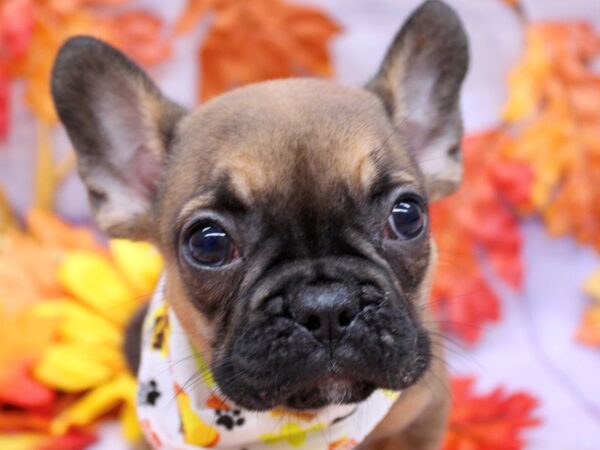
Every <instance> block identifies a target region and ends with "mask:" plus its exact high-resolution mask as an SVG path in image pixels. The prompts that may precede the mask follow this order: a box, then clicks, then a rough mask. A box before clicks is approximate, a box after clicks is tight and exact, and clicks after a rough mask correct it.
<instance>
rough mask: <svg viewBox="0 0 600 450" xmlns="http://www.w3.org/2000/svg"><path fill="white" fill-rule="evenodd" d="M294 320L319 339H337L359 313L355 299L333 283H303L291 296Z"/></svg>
mask: <svg viewBox="0 0 600 450" xmlns="http://www.w3.org/2000/svg"><path fill="white" fill-rule="evenodd" d="M294 297H295V298H294V301H293V302H292V305H291V307H290V310H291V313H292V317H293V318H294V320H295V321H296V322H297V323H299V324H300V325H302V326H303V327H305V328H306V329H307V330H308V331H310V332H311V333H312V334H313V335H314V336H315V337H316V338H317V339H319V340H321V341H332V340H335V339H338V338H339V337H340V336H341V335H342V334H343V333H344V331H345V330H346V328H348V327H349V326H350V324H351V323H352V321H353V320H354V318H355V317H356V315H357V314H358V313H359V311H360V308H359V301H358V298H356V296H355V295H352V294H351V293H350V292H349V290H348V289H347V288H346V287H345V286H343V285H341V284H337V283H332V284H326V285H323V286H321V285H312V286H307V287H305V288H303V289H302V290H301V292H299V293H297V294H296V295H295V296H294Z"/></svg>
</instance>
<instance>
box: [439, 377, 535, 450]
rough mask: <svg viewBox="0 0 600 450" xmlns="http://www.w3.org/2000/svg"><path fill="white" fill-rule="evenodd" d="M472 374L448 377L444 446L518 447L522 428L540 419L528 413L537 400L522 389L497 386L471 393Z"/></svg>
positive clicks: (464, 449)
mask: <svg viewBox="0 0 600 450" xmlns="http://www.w3.org/2000/svg"><path fill="white" fill-rule="evenodd" d="M474 382H475V381H474V379H473V378H455V379H453V380H452V397H453V402H452V405H453V407H452V411H451V413H450V418H449V430H448V433H447V435H446V440H445V442H444V446H443V449H444V450H519V449H522V448H523V447H524V442H523V438H522V436H521V434H522V432H523V431H524V430H525V429H526V428H529V427H533V426H537V425H539V424H540V423H541V422H540V420H539V419H537V418H535V417H534V416H533V415H532V414H533V411H534V409H535V408H536V407H537V405H538V401H537V400H536V399H535V398H534V397H532V396H531V395H529V394H527V393H525V392H515V393H513V394H506V393H505V392H504V390H503V389H501V388H497V389H495V390H494V391H492V392H490V393H489V394H486V395H479V396H478V395H475V394H474V393H473V385H474Z"/></svg>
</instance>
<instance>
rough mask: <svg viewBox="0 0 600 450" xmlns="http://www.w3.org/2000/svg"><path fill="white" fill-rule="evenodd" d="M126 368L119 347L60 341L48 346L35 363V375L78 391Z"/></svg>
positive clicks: (51, 385) (67, 390)
mask: <svg viewBox="0 0 600 450" xmlns="http://www.w3.org/2000/svg"><path fill="white" fill-rule="evenodd" d="M124 368H125V363H124V361H123V355H122V354H121V350H120V349H113V348H108V347H101V346H97V345H85V344H81V343H61V344H55V345H53V346H51V347H50V348H49V349H48V350H46V352H45V353H44V355H43V356H42V358H41V359H40V361H39V362H38V363H37V364H36V365H35V366H34V375H35V377H36V378H37V379H38V380H39V381H41V382H42V383H44V384H46V385H47V386H50V387H53V388H55V389H59V390H61V391H65V392H79V391H83V390H86V389H90V388H93V387H96V386H99V385H100V384H102V383H105V382H107V381H108V380H109V379H110V378H112V377H113V376H114V375H115V374H116V373H118V372H119V371H121V370H123V369H124Z"/></svg>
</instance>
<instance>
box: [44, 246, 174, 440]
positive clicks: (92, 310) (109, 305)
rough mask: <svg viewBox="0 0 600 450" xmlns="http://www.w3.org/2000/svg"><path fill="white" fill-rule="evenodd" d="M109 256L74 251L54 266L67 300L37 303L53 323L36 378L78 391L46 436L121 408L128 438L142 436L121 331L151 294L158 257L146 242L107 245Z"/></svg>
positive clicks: (159, 265)
mask: <svg viewBox="0 0 600 450" xmlns="http://www.w3.org/2000/svg"><path fill="white" fill-rule="evenodd" d="M109 248H110V255H105V254H103V253H101V252H97V251H93V250H83V251H82V250H72V251H69V252H67V253H66V254H65V256H64V258H63V260H62V262H61V264H60V265H59V267H58V272H57V277H58V280H59V282H60V285H61V287H62V288H63V289H64V291H65V292H67V293H68V294H70V295H71V296H72V297H67V298H57V299H52V300H48V301H45V302H40V303H38V304H36V305H34V313H35V314H36V315H38V317H42V318H48V319H52V320H54V321H56V323H57V339H56V340H55V342H53V343H52V344H51V345H49V346H48V348H47V349H46V350H45V352H44V353H43V355H42V357H41V359H40V360H39V362H38V363H37V364H36V365H35V367H34V375H35V377H36V378H37V379H38V380H39V381H40V382H42V383H43V384H45V385H47V386H49V387H52V388H54V389H57V390H60V391H65V392H75V393H83V396H82V397H81V398H80V399H78V400H77V401H76V402H75V403H74V404H73V405H71V406H70V407H69V408H67V409H66V410H65V411H63V412H62V413H61V414H60V415H59V416H58V417H56V418H55V419H54V421H53V423H52V425H51V431H52V432H53V433H55V434H57V435H60V434H64V433H65V432H66V431H67V430H68V429H69V428H70V427H71V426H85V425H88V424H90V423H93V422H94V421H96V420H97V419H98V418H99V417H101V416H102V415H104V414H106V413H107V412H109V411H111V410H113V409H114V408H116V407H117V406H120V405H123V408H122V410H121V419H122V424H123V429H124V434H125V436H126V437H127V438H128V439H130V440H135V439H136V438H137V437H139V435H140V430H139V425H138V424H137V420H136V416H135V389H136V388H135V379H134V377H133V376H132V375H131V374H130V373H129V371H128V368H127V365H126V363H125V360H124V356H123V350H122V344H123V336H124V330H125V327H126V326H127V324H128V322H129V320H130V319H131V317H132V315H133V314H134V313H135V311H136V310H137V309H138V308H139V307H140V306H141V305H142V304H144V303H145V302H146V301H147V300H148V298H149V297H150V296H151V295H152V292H153V290H154V288H155V286H156V283H157V281H158V278H159V276H160V273H161V271H162V267H163V266H162V259H161V257H160V255H159V254H158V252H157V251H156V250H155V249H154V248H153V247H152V246H151V245H150V244H147V243H139V242H138V243H136V242H130V241H125V240H113V241H111V242H110V245H109Z"/></svg>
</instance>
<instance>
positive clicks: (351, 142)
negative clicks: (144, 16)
mask: <svg viewBox="0 0 600 450" xmlns="http://www.w3.org/2000/svg"><path fill="white" fill-rule="evenodd" d="M467 59H468V58H467V49H466V38H465V36H464V32H463V30H462V27H461V25H460V22H459V21H458V18H457V17H456V15H455V14H454V13H453V12H452V11H451V10H450V9H449V8H448V7H447V6H445V5H444V4H443V3H440V2H438V1H428V2H426V3H425V4H424V5H423V6H422V7H421V8H420V9H419V10H417V11H416V12H415V13H414V14H413V16H411V18H410V19H409V20H408V22H407V23H406V24H405V26H404V27H403V28H402V30H401V31H400V33H399V35H398V36H397V38H396V40H395V41H394V43H393V44H392V46H391V48H390V50H389V52H388V55H387V56H386V58H385V60H384V63H383V64H382V67H381V70H380V72H379V74H378V75H377V76H376V77H375V78H374V79H373V80H372V81H371V83H369V85H368V87H367V88H366V89H355V88H348V87H341V86H338V85H335V84H333V83H331V82H326V81H319V80H308V79H299V80H284V81H272V82H266V83H262V84H257V85H254V86H250V87H246V88H242V89H237V90H234V91H232V92H230V93H227V94H225V95H223V96H221V97H219V98H217V99H214V100H212V101H210V102H208V103H207V104H206V105H203V106H201V107H200V108H198V109H197V110H196V111H194V112H193V113H190V114H188V113H186V112H185V111H184V110H182V109H181V108H180V107H178V106H177V105H175V104H173V103H171V102H169V101H168V100H166V99H165V98H163V97H162V95H161V94H160V92H159V91H158V89H157V88H156V87H155V86H154V84H152V82H151V81H150V80H149V79H148V78H147V77H146V76H145V75H144V74H143V73H142V72H141V71H140V69H138V68H137V67H136V66H134V65H133V64H132V63H131V62H130V61H129V60H127V59H126V58H125V57H124V56H123V55H122V54H120V53H118V52H117V51H116V50H114V49H112V48H110V47H108V46H106V45H105V44H102V43H100V42H98V41H96V40H93V39H90V38H76V39H73V40H71V41H69V43H67V44H66V45H65V47H64V48H63V49H62V50H61V52H60V54H59V57H58V60H57V63H56V65H55V69H54V75H53V94H54V98H55V102H56V106H57V110H58V112H59V115H60V117H61V119H62V121H63V122H64V124H65V125H66V127H67V131H68V132H69V136H70V137H71V139H72V141H73V143H74V145H75V148H76V149H77V152H78V156H79V170H80V173H81V175H82V177H83V179H84V181H85V182H86V185H87V187H88V190H89V193H90V199H91V202H92V206H93V208H94V212H95V215H96V219H97V221H98V223H99V225H100V226H101V227H102V228H103V229H104V230H106V231H107V232H108V233H110V234H112V235H114V236H125V237H131V238H144V239H150V240H152V241H154V242H155V243H156V244H157V245H158V246H159V248H160V249H161V251H162V252H163V254H164V257H165V261H166V271H167V287H166V297H167V298H168V300H169V302H170V304H171V305H172V307H173V308H174V310H175V312H176V314H177V316H178V318H179V319H180V321H181V322H182V325H183V326H184V328H185V329H186V331H187V333H188V335H189V338H190V339H191V341H192V342H193V343H194V344H195V345H196V346H197V347H198V348H199V349H201V351H203V352H204V353H205V354H206V355H207V357H208V358H209V359H210V361H211V367H212V370H213V374H214V377H215V380H216V381H217V383H218V385H219V387H220V389H221V390H222V391H223V393H224V394H225V395H227V396H228V397H230V398H231V399H232V400H233V401H234V402H236V403H238V404H239V405H241V406H243V407H246V408H249V409H254V410H264V409H268V408H272V407H274V406H277V405H284V406H287V407H291V408H295V409H306V408H317V407H320V406H323V405H325V404H328V403H332V402H337V403H347V402H358V401H361V400H364V399H365V398H366V397H368V396H369V395H370V394H371V392H372V391H373V390H374V389H376V388H378V387H382V388H388V389H395V390H398V389H405V388H407V387H409V386H410V385H412V384H413V383H415V382H416V381H417V380H418V379H419V378H420V376H421V375H422V374H423V373H424V372H425V371H426V370H427V368H428V364H429V360H430V354H431V348H430V347H431V344H430V340H429V338H428V333H427V331H426V329H425V327H424V326H423V324H422V323H421V311H422V309H421V308H420V306H422V304H423V302H424V301H426V296H427V295H428V292H427V291H428V280H429V278H430V276H431V273H432V270H433V269H432V268H433V263H432V259H433V257H432V253H433V252H432V242H431V238H430V234H429V229H428V213H427V204H428V200H430V199H435V198H439V197H441V196H443V195H445V194H448V193H450V192H452V191H453V190H454V189H455V187H456V185H457V184H458V182H459V180H460V151H459V147H458V144H459V139H460V135H461V128H460V115H459V112H458V94H459V89H460V85H461V83H462V80H463V78H464V74H465V71H466V66H467Z"/></svg>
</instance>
